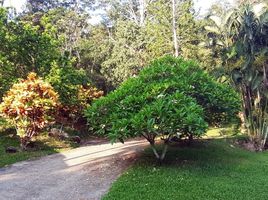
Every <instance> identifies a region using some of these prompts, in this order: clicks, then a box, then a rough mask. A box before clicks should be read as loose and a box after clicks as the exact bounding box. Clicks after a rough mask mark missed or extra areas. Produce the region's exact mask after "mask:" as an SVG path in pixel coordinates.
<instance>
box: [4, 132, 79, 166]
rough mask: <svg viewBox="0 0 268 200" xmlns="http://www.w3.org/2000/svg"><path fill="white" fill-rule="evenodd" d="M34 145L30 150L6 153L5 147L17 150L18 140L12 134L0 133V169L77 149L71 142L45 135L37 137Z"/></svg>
mask: <svg viewBox="0 0 268 200" xmlns="http://www.w3.org/2000/svg"><path fill="white" fill-rule="evenodd" d="M34 144H35V146H34V147H33V148H32V149H31V148H29V149H28V150H27V151H23V152H22V151H19V152H17V153H6V147H10V146H13V147H16V148H19V145H20V143H19V138H18V137H14V136H13V133H8V132H3V133H0V167H4V166H7V165H10V164H13V163H16V162H19V161H23V160H28V159H34V158H38V157H41V156H45V155H49V154H53V153H58V152H61V151H64V150H68V149H72V148H74V147H77V145H76V144H74V143H73V142H71V141H68V140H59V139H55V138H51V137H48V136H47V134H46V133H43V134H41V135H39V136H37V137H36V139H35V142H34Z"/></svg>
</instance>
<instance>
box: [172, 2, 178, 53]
mask: <svg viewBox="0 0 268 200" xmlns="http://www.w3.org/2000/svg"><path fill="white" fill-rule="evenodd" d="M172 30H173V41H174V50H175V53H174V55H175V57H178V56H179V46H178V38H177V26H176V1H175V0H172Z"/></svg>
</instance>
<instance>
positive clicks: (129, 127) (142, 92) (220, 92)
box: [86, 57, 239, 160]
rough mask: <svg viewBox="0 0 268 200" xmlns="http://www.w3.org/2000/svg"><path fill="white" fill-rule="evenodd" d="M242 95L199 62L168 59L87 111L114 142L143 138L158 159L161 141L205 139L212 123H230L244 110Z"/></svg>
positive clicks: (96, 128) (97, 128)
mask: <svg viewBox="0 0 268 200" xmlns="http://www.w3.org/2000/svg"><path fill="white" fill-rule="evenodd" d="M238 99H239V98H238V95H237V94H236V92H234V91H233V90H232V89H231V88H230V87H229V86H227V85H223V84H219V83H217V82H216V81H215V80H213V78H211V77H210V76H209V75H208V74H206V73H205V72H203V71H202V70H201V69H200V68H199V67H197V66H196V64H194V63H193V62H187V61H184V60H183V59H180V58H179V59H176V58H173V57H165V58H162V59H159V60H156V61H154V62H152V63H151V65H149V67H147V68H145V69H144V70H142V71H141V73H140V74H139V76H138V77H136V78H131V79H129V80H128V81H126V82H124V83H123V84H122V85H121V86H120V87H119V88H118V89H117V90H115V91H114V92H111V93H110V94H108V95H107V96H106V97H103V98H101V99H99V100H97V101H95V102H94V103H93V105H92V106H91V107H89V108H88V109H87V111H86V116H87V119H88V123H89V125H90V126H91V127H92V128H93V130H94V132H96V133H97V134H99V135H104V136H108V137H109V138H110V139H111V140H112V141H116V140H120V141H122V142H123V141H124V140H125V139H127V138H131V137H136V136H143V137H145V138H146V139H147V140H148V141H149V142H150V144H151V145H152V148H153V150H154V153H155V155H156V157H157V158H158V159H160V160H162V159H164V156H165V153H166V147H165V149H164V151H163V154H162V155H159V154H158V153H157V152H156V150H155V148H154V144H155V140H156V139H157V138H158V137H161V138H162V139H163V140H164V142H165V145H168V143H169V142H170V139H171V137H173V136H176V135H177V136H180V137H189V138H192V137H193V136H195V137H199V136H201V135H202V134H204V133H205V131H206V129H207V127H208V125H209V124H214V125H215V124H217V125H219V124H221V123H224V122H229V121H230V120H231V118H234V117H235V116H236V114H237V112H238V111H239V100H238Z"/></svg>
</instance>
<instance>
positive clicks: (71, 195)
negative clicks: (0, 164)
mask: <svg viewBox="0 0 268 200" xmlns="http://www.w3.org/2000/svg"><path fill="white" fill-rule="evenodd" d="M146 146H147V142H146V141H145V140H133V141H128V142H126V143H125V144H121V143H115V144H114V145H111V144H101V145H91V146H85V147H80V148H77V149H73V150H70V151H67V152H64V153H59V154H54V155H50V156H46V157H43V158H40V159H38V160H33V161H24V162H19V163H16V164H14V165H11V166H10V167H6V168H0V200H26V199H27V200H97V199H101V196H102V195H103V194H105V193H106V192H107V191H108V189H109V187H110V186H111V183H112V182H113V181H114V180H115V179H116V178H117V177H118V176H119V175H120V174H121V173H122V171H123V170H124V169H126V167H128V166H129V165H130V164H131V163H133V161H134V160H135V157H136V155H137V153H138V152H140V151H142V150H143V149H144V148H145V147H146Z"/></svg>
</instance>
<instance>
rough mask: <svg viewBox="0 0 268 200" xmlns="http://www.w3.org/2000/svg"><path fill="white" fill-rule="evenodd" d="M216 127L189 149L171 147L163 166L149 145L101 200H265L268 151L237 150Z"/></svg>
mask: <svg viewBox="0 0 268 200" xmlns="http://www.w3.org/2000/svg"><path fill="white" fill-rule="evenodd" d="M219 131H221V130H219V129H214V130H210V131H209V132H208V136H209V140H207V139H202V140H200V141H198V142H195V143H194V144H193V145H192V146H190V147H187V146H184V147H179V146H173V147H170V148H169V152H168V154H167V157H166V160H165V162H164V163H163V164H162V165H159V164H157V162H156V161H155V158H154V156H153V154H152V152H151V150H150V149H147V150H146V151H145V152H144V153H143V155H142V156H141V158H140V159H139V160H138V161H137V163H136V164H135V165H134V166H133V167H132V168H130V169H129V170H128V171H126V172H125V173H124V174H123V175H122V176H121V177H120V178H119V179H118V180H117V181H116V182H115V183H114V184H113V185H112V187H111V189H110V191H109V193H108V194H107V195H106V196H105V197H104V198H103V199H104V200H118V199H120V200H124V199H125V200H129V199H131V200H140V199H146V200H150V199H152V200H180V199H181V200H184V199H191V200H196V199H197V200H198V199H200V200H204V199H206V200H214V199H215V200H216V199H220V200H221V199H226V200H233V199H235V200H240V199H241V200H252V199H254V200H261V199H267V193H268V189H267V188H268V178H267V174H268V152H264V153H255V152H249V151H246V150H244V149H241V148H240V147H238V146H235V145H233V144H232V141H233V140H234V139H235V138H232V137H230V136H229V137H226V136H225V137H224V136H221V134H220V133H219ZM231 135H232V134H231ZM208 136H207V137H208ZM212 137H214V139H211V138H212ZM215 137H216V138H215ZM220 137H222V138H220ZM223 137H224V138H223Z"/></svg>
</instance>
